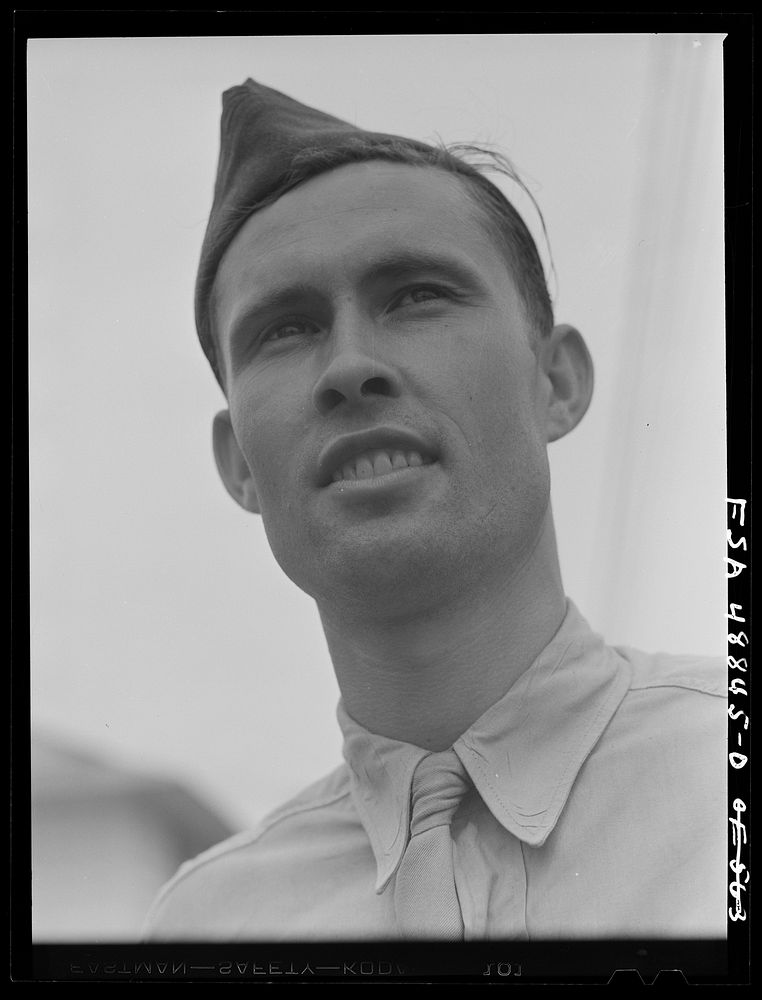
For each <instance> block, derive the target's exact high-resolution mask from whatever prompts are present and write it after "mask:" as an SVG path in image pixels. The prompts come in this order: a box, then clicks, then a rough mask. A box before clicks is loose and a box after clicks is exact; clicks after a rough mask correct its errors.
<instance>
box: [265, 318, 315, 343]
mask: <svg viewBox="0 0 762 1000" xmlns="http://www.w3.org/2000/svg"><path fill="white" fill-rule="evenodd" d="M317 332H318V327H317V324H315V323H313V322H312V321H311V320H308V319H298V318H294V319H286V320H281V321H280V322H278V323H275V324H273V325H272V326H270V327H268V329H267V330H265V333H264V336H263V338H262V339H263V340H265V341H274V340H289V339H292V338H294V337H308V336H313V335H314V334H316V333H317Z"/></svg>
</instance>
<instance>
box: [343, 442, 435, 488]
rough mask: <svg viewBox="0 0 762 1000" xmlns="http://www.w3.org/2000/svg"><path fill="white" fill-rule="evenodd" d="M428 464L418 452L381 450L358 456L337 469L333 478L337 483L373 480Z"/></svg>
mask: <svg viewBox="0 0 762 1000" xmlns="http://www.w3.org/2000/svg"><path fill="white" fill-rule="evenodd" d="M427 464H428V462H425V461H424V459H423V456H422V455H421V453H420V452H418V451H408V452H404V451H393V452H389V451H384V450H383V449H379V450H377V451H369V452H365V454H364V455H358V456H357V458H356V459H354V460H353V461H351V462H347V463H346V464H345V465H343V466H342V467H341V468H340V469H336V471H335V472H334V473H333V477H332V478H333V481H334V482H335V483H338V482H341V480H342V479H345V480H346V479H373V478H374V477H375V476H386V475H388V474H389V473H390V472H395V471H396V470H397V469H407V468H410V467H412V468H417V467H418V466H420V465H427Z"/></svg>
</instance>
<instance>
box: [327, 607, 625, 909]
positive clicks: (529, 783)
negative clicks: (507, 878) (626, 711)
mask: <svg viewBox="0 0 762 1000" xmlns="http://www.w3.org/2000/svg"><path fill="white" fill-rule="evenodd" d="M629 684H630V669H629V666H628V665H627V663H626V661H625V660H623V659H622V657H620V656H617V654H616V653H615V652H614V651H613V650H612V649H609V648H608V647H607V646H605V645H604V642H603V640H602V638H601V637H600V636H599V635H596V634H595V633H594V632H592V631H591V629H590V627H589V625H588V624H587V622H586V621H585V619H584V618H583V617H582V615H581V614H580V613H579V611H578V610H577V609H576V607H575V606H574V604H572V602H571V601H567V612H566V616H565V618H564V621H563V623H562V624H561V627H560V628H559V630H558V632H556V634H555V636H554V637H553V639H551V641H550V642H549V643H548V645H547V646H546V647H545V649H544V650H543V651H542V653H540V655H539V656H538V657H537V659H536V660H535V661H534V662H533V663H532V665H531V666H530V667H529V668H528V669H527V670H526V671H525V672H524V673H523V674H522V675H521V677H519V679H518V680H517V681H516V682H515V684H513V686H512V687H511V689H510V690H509V691H508V693H507V694H506V695H504V696H503V697H502V698H501V699H500V700H499V701H498V702H496V703H495V704H494V705H493V706H492V707H491V708H489V709H488V710H487V711H486V712H485V713H484V714H483V715H482V716H481V717H480V718H479V719H477V721H476V722H475V723H474V724H473V725H472V726H471V727H470V728H469V729H468V730H466V732H465V733H463V735H462V736H460V737H459V738H458V739H457V740H456V741H455V743H454V744H453V749H454V750H455V752H456V753H457V755H458V757H459V758H460V760H461V762H462V763H463V766H464V767H465V768H466V770H467V771H468V774H469V776H470V778H471V780H472V781H473V783H474V786H475V787H476V789H477V791H478V792H479V794H480V795H481V797H482V799H483V800H484V802H485V803H486V805H487V806H488V808H489V809H490V811H491V812H492V814H493V815H494V816H495V818H496V819H497V820H498V822H499V823H501V824H502V826H503V827H505V829H506V830H508V831H509V832H510V833H512V834H513V835H514V836H516V837H518V838H519V839H520V840H522V841H524V842H525V843H526V844H529V845H531V846H533V847H536V846H539V845H541V844H543V843H544V842H545V840H546V839H547V837H548V836H549V834H550V832H551V831H552V830H553V827H554V826H555V824H556V822H557V820H558V817H559V816H560V814H561V811H562V810H563V807H564V805H565V804H566V800H567V798H568V797H569V793H570V791H571V788H572V785H573V784H574V781H575V779H576V777H577V774H578V772H579V770H580V768H581V767H582V764H583V763H584V761H585V759H586V758H587V756H588V754H589V753H590V751H591V750H592V749H593V747H594V746H595V744H596V743H597V742H598V739H599V738H600V736H601V734H602V732H603V730H604V729H605V728H606V726H607V724H608V722H609V720H610V719H611V717H612V715H613V714H614V712H615V711H616V709H617V708H618V706H619V703H620V702H621V700H622V698H623V697H624V695H625V693H626V692H627V690H628V688H629ZM337 714H338V719H339V725H340V726H341V729H342V732H343V734H344V758H345V760H346V762H347V764H348V766H349V770H350V774H351V784H352V797H353V800H354V803H355V807H356V809H357V811H358V813H359V816H360V820H361V821H362V824H363V826H364V828H365V830H366V832H367V834H368V838H369V840H370V843H371V847H372V849H373V853H374V855H375V858H376V865H377V876H378V877H377V880H376V891H377V892H382V891H383V889H384V888H385V887H386V885H387V884H388V882H389V880H390V879H391V877H392V876H393V875H394V872H395V871H396V869H397V866H398V865H399V862H400V860H401V858H402V855H403V853H404V850H405V847H406V845H407V840H408V834H409V829H408V828H409V823H410V789H411V783H412V779H413V771H414V770H415V768H416V766H417V764H418V763H419V761H420V760H421V759H422V758H423V757H425V756H426V755H427V753H428V751H427V750H424V749H423V748H421V747H418V746H414V745H413V744H411V743H402V742H400V741H399V740H392V739H388V738H387V737H384V736H378V735H376V734H374V733H371V732H369V731H368V730H367V729H365V728H363V727H362V726H360V725H359V723H357V722H355V721H354V719H352V718H351V717H350V716H349V715H348V714H347V712H346V710H345V709H344V706H343V704H342V703H341V702H339V707H338V710H337Z"/></svg>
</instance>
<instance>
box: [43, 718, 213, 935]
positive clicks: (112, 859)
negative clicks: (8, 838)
mask: <svg viewBox="0 0 762 1000" xmlns="http://www.w3.org/2000/svg"><path fill="white" fill-rule="evenodd" d="M232 832H233V831H232V829H231V827H230V826H229V825H228V824H227V823H226V822H225V821H224V820H223V819H222V818H221V817H220V816H218V815H217V814H216V813H215V812H213V811H212V809H211V808H210V807H209V806H207V805H206V804H205V803H204V802H203V801H201V799H200V798H199V797H198V796H197V795H195V794H194V793H193V792H192V791H191V790H189V789H187V788H185V787H183V786H182V785H180V784H178V783H176V782H174V781H172V780H171V779H163V778H161V777H157V776H154V775H148V774H141V773H139V772H136V771H132V770H128V769H126V768H123V767H120V766H118V765H116V764H114V763H111V762H109V761H108V760H106V759H104V758H102V757H100V756H97V755H94V754H92V753H89V752H87V751H84V750H82V749H80V748H78V747H77V746H76V745H74V744H72V743H70V742H68V741H61V740H60V739H57V738H54V737H51V736H49V735H35V736H34V737H33V740H32V936H33V940H35V941H36V942H45V943H53V942H58V941H88V942H91V943H99V942H105V941H126V942H129V941H135V940H136V939H137V938H138V937H139V935H140V931H141V927H142V924H143V921H144V919H145V916H146V914H147V912H148V908H149V907H150V905H151V902H152V900H153V899H154V897H155V895H156V893H157V892H158V890H159V889H160V888H161V886H162V885H163V883H164V882H166V881H167V879H168V878H170V877H171V876H172V875H173V874H174V873H175V871H176V870H177V868H178V867H179V865H180V864H181V863H182V862H183V861H185V860H186V859H187V858H191V857H193V856H195V855H196V854H198V853H200V852H201V851H203V850H205V849H206V848H207V847H210V846H211V845H212V844H215V843H217V842H218V841H220V840H222V839H223V838H225V837H227V836H228V835H229V834H230V833H232Z"/></svg>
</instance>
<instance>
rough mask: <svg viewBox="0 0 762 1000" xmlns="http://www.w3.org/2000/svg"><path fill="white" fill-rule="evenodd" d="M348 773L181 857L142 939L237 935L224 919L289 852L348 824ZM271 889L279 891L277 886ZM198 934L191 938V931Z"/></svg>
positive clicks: (335, 774)
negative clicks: (190, 855) (194, 854)
mask: <svg viewBox="0 0 762 1000" xmlns="http://www.w3.org/2000/svg"><path fill="white" fill-rule="evenodd" d="M349 787H350V786H349V773H348V770H347V768H346V765H341V766H339V767H337V768H336V769H335V770H334V771H332V772H331V773H330V774H329V775H327V776H326V777H325V778H322V779H320V780H319V781H317V782H315V783H313V784H312V785H309V786H308V787H307V788H305V789H304V790H303V791H302V792H300V793H299V794H298V795H297V796H295V797H294V798H292V799H290V800H289V801H287V802H286V803H284V804H283V805H282V806H279V807H278V808H277V809H275V810H274V811H273V812H271V813H269V814H268V815H267V816H266V817H265V818H264V819H263V820H262V821H261V822H260V823H259V824H258V825H257V826H256V827H254V828H253V829H251V830H246V831H243V832H242V833H238V834H235V835H234V836H232V837H229V838H228V839H227V840H224V841H223V842H222V843H220V844H217V845H215V846H214V847H211V848H209V849H208V850H206V851H204V852H203V853H202V854H199V855H198V856H197V857H195V858H192V859H191V860H189V861H186V862H185V863H184V864H183V865H182V866H181V867H180V868H179V869H178V871H177V873H176V874H175V875H174V876H173V878H171V879H170V880H169V882H167V883H166V885H165V886H164V887H163V888H162V890H161V891H160V893H159V895H158V897H157V898H156V900H155V902H154V904H153V906H152V908H151V910H150V912H149V914H148V917H147V919H146V923H145V927H144V935H143V936H144V938H145V939H147V940H152V939H153V940H157V939H158V940H172V939H177V940H182V939H187V938H192V937H194V936H203V937H219V936H230V937H234V936H235V935H234V934H233V933H232V931H233V930H234V929H235V928H234V927H232V926H229V925H228V921H235V919H236V917H235V915H236V913H237V912H238V911H239V909H240V906H241V905H242V904H243V903H244V901H245V900H249V899H251V895H252V890H255V891H256V889H257V888H258V889H259V891H260V892H261V893H264V895H267V894H268V893H269V891H270V887H269V886H268V882H269V879H270V877H271V876H272V875H273V873H274V871H275V869H276V868H279V867H280V868H281V873H280V874H282V866H283V864H284V863H285V861H286V860H287V859H288V858H289V856H293V858H294V859H295V860H298V858H299V857H300V856H301V855H302V854H303V851H304V847H305V845H306V844H311V845H313V846H314V845H317V844H318V843H319V842H320V840H321V837H320V831H321V830H322V831H323V832H324V838H325V836H326V835H330V833H329V832H330V831H332V830H333V831H335V830H340V829H341V827H342V825H346V824H349V823H351V822H352V817H353V812H352V809H351V803H350V794H349ZM272 889H273V890H274V891H277V889H278V886H277V885H276V886H273V887H272ZM197 928H199V929H203V930H202V931H201V930H200V931H199V935H196V933H195V930H196V929H197Z"/></svg>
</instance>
